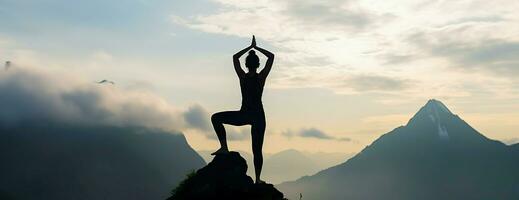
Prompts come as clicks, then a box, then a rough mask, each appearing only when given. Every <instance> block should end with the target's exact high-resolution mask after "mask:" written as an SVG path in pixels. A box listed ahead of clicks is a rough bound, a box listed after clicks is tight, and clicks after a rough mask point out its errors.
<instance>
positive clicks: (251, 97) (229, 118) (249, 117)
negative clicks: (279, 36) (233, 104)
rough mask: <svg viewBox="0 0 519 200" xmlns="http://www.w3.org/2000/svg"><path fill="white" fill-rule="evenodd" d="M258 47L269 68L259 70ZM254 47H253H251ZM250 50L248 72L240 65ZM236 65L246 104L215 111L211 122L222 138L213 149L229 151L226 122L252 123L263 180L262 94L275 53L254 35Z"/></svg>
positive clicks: (236, 56) (256, 163)
mask: <svg viewBox="0 0 519 200" xmlns="http://www.w3.org/2000/svg"><path fill="white" fill-rule="evenodd" d="M252 49H256V50H258V51H259V52H261V53H263V54H264V55H265V56H266V57H267V58H268V59H267V63H266V64H265V68H263V70H261V72H259V73H258V72H257V69H258V67H259V65H260V62H259V57H258V56H257V55H256V53H255V51H254V50H252ZM249 50H250V51H249ZM247 51H249V55H248V56H247V58H246V60H245V66H246V67H247V69H248V72H247V73H245V72H244V71H243V69H242V68H241V65H240V57H241V56H242V55H243V54H245V52H247ZM233 62H234V69H235V71H236V74H238V77H239V79H240V87H241V96H242V105H241V109H240V110H239V111H225V112H219V113H215V114H213V116H211V122H212V123H213V127H214V130H215V132H216V135H217V136H218V140H219V141H220V145H221V147H220V149H218V150H217V151H216V152H214V153H212V155H216V154H223V153H228V152H229V149H228V147H227V138H226V133H225V128H224V126H223V124H229V125H234V126H243V125H251V135H252V153H253V155H254V170H255V174H256V183H263V181H261V179H260V175H261V168H262V166H263V154H262V148H263V136H264V135H265V126H266V121H265V112H264V111H263V104H262V102H261V96H262V94H263V86H265V80H266V79H267V76H268V74H269V72H270V69H272V64H273V63H274V54H272V53H271V52H269V51H267V50H265V49H263V48H260V47H258V46H256V38H255V37H254V36H253V37H252V43H251V45H250V46H249V47H247V48H245V49H243V50H241V51H239V52H238V53H236V54H234V56H233Z"/></svg>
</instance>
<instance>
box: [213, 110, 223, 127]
mask: <svg viewBox="0 0 519 200" xmlns="http://www.w3.org/2000/svg"><path fill="white" fill-rule="evenodd" d="M221 118H222V117H221V116H220V113H215V114H213V115H211V122H213V124H214V123H218V122H219V121H221Z"/></svg>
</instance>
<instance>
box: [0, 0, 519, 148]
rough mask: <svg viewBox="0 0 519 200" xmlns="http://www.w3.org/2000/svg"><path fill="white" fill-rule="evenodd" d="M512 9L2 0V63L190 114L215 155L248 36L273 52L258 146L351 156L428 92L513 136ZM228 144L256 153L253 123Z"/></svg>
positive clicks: (503, 3)
mask: <svg viewBox="0 0 519 200" xmlns="http://www.w3.org/2000/svg"><path fill="white" fill-rule="evenodd" d="M518 9H519V1H516V0H494V1H488V0H455V1H453V0H450V1H447V0H395V1H378V0H324V1H310V0H302V1H297V0H254V1H250V0H174V1H166V0H150V1H144V0H125V1H115V0H90V1H68V0H37V1H36V0H33V1H29V0H0V61H1V62H5V61H7V60H10V61H12V62H13V63H14V65H13V66H14V67H17V66H19V67H23V66H33V67H36V68H39V69H41V70H45V71H49V72H51V73H62V72H65V73H69V74H75V75H77V76H81V77H83V78H84V79H86V80H92V81H93V82H94V81H98V80H102V79H108V80H113V81H114V82H116V85H115V87H120V88H124V89H127V90H132V91H143V92H146V93H153V94H154V95H157V96H160V97H161V98H163V99H164V100H165V101H166V102H167V103H168V104H171V105H172V106H174V107H175V108H178V109H179V110H189V111H193V112H187V113H194V114H193V115H194V117H193V118H194V119H193V120H194V121H196V122H200V127H202V128H183V129H182V132H184V133H185V135H186V137H187V139H188V141H189V143H190V145H191V146H193V147H194V148H195V149H197V150H210V149H216V148H217V147H218V143H217V141H216V140H215V137H214V133H213V132H212V130H211V129H210V127H209V128H207V121H204V120H209V119H208V118H209V115H210V114H211V113H214V112H218V111H223V110H236V109H239V107H240V102H241V99H240V98H241V97H240V93H239V92H240V91H239V84H238V79H237V77H236V75H235V73H234V69H233V67H232V61H231V57H232V55H233V54H234V53H235V52H236V51H238V50H240V49H241V48H244V47H246V46H247V45H249V43H250V38H251V36H252V34H254V35H256V37H257V38H258V45H259V46H263V47H264V48H267V49H269V50H271V51H272V52H274V53H275V54H276V60H275V63H274V67H273V70H272V72H271V75H270V77H269V79H268V82H267V84H266V89H265V92H264V98H263V102H264V106H265V110H266V114H267V121H268V125H267V133H266V141H265V147H264V148H265V151H266V152H277V151H280V150H284V149H291V148H293V149H299V150H304V151H310V152H317V151H323V152H347V153H350V152H357V151H359V150H361V149H362V148H363V147H365V146H366V145H369V144H370V143H371V142H372V141H373V140H374V139H376V138H378V137H379V136H380V135H381V134H384V133H386V132H389V131H391V130H392V129H393V128H396V127H398V126H400V125H405V124H406V122H407V120H409V119H410V118H411V117H412V115H413V114H414V113H415V112H416V111H417V110H418V109H419V108H420V107H421V106H423V105H424V104H425V103H426V102H427V100H428V99H433V98H434V99H438V100H441V101H442V102H443V103H445V104H446V105H447V106H448V107H449V108H450V109H451V110H452V111H453V112H454V113H456V114H458V115H460V117H461V118H463V119H465V120H466V121H467V122H469V123H470V124H471V125H472V126H473V127H474V128H476V129H477V130H479V131H480V132H482V133H483V134H485V135H486V136H488V137H490V138H493V139H498V140H502V141H504V142H507V143H514V142H517V141H519V93H518V92H519V79H518V78H517V76H518V75H519V26H518V24H519V12H518V11H517V10H518ZM264 61H265V59H264V58H263V59H262V62H263V63H264ZM200 116H206V118H204V117H202V118H200ZM193 124H196V123H193ZM230 139H231V141H230V147H231V148H233V149H240V150H249V149H250V136H249V134H248V132H247V129H230Z"/></svg>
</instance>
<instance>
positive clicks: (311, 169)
mask: <svg viewBox="0 0 519 200" xmlns="http://www.w3.org/2000/svg"><path fill="white" fill-rule="evenodd" d="M322 169H323V168H318V165H317V164H316V163H315V162H314V160H312V159H311V158H309V157H307V156H306V155H304V154H303V153H301V152H299V151H296V150H285V151H281V152H279V153H276V154H274V155H272V156H270V157H268V158H267V159H266V160H265V162H264V167H263V171H264V172H265V173H264V175H263V177H264V179H265V180H268V181H270V182H272V183H281V182H283V181H288V180H295V179H297V178H300V177H302V176H305V175H311V174H314V173H316V172H318V171H319V170H322Z"/></svg>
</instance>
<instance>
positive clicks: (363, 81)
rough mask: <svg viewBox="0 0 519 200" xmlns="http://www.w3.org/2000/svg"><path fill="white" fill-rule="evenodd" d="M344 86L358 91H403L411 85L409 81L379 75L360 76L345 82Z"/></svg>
mask: <svg viewBox="0 0 519 200" xmlns="http://www.w3.org/2000/svg"><path fill="white" fill-rule="evenodd" d="M344 85H345V86H346V87H351V88H353V89H354V90H356V91H401V90H404V89H407V88H408V87H409V86H410V85H411V84H410V81H409V80H402V79H398V78H391V77H386V76H377V75H358V76H354V77H351V78H348V79H346V80H345V82H344Z"/></svg>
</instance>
